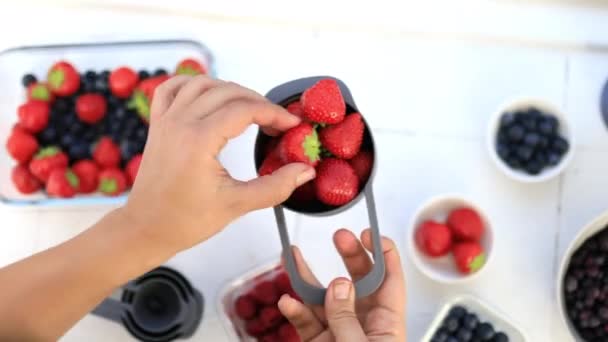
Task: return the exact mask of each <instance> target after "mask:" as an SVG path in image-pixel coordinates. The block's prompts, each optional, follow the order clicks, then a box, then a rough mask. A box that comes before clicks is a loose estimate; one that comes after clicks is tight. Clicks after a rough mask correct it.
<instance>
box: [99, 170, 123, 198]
mask: <svg viewBox="0 0 608 342" xmlns="http://www.w3.org/2000/svg"><path fill="white" fill-rule="evenodd" d="M98 190H99V191H100V192H101V193H103V194H104V195H107V196H118V195H120V194H122V193H123V192H124V191H125V190H127V176H125V174H124V173H123V172H122V171H121V170H120V169H119V168H109V169H105V170H103V171H101V172H100V173H99V188H98Z"/></svg>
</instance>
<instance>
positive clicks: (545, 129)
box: [538, 117, 557, 137]
mask: <svg viewBox="0 0 608 342" xmlns="http://www.w3.org/2000/svg"><path fill="white" fill-rule="evenodd" d="M538 131H539V132H540V134H542V135H544V136H547V137H550V136H553V135H555V133H556V132H557V119H555V118H554V117H546V118H543V119H542V120H541V121H540V123H539V124H538Z"/></svg>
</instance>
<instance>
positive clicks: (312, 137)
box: [277, 122, 321, 166]
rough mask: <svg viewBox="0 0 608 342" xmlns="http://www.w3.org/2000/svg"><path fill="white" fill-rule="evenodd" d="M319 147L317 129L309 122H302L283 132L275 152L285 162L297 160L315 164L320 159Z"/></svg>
mask: <svg viewBox="0 0 608 342" xmlns="http://www.w3.org/2000/svg"><path fill="white" fill-rule="evenodd" d="M320 149H321V144H320V143H319V138H318V136H317V131H316V130H315V129H314V128H313V127H312V125H311V124H309V123H307V122H302V123H300V124H299V125H297V126H296V127H293V128H291V129H290V130H288V131H287V132H285V134H283V137H281V141H280V142H279V145H278V146H277V151H278V152H277V153H278V154H279V157H280V158H281V160H283V162H284V163H286V164H287V163H295V162H299V163H306V164H309V165H312V166H315V165H317V163H318V162H319V160H320V159H321V158H320V156H319V153H320Z"/></svg>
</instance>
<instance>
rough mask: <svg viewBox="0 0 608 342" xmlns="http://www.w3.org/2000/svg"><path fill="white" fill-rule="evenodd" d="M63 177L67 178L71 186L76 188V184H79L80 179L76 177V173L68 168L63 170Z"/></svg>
mask: <svg viewBox="0 0 608 342" xmlns="http://www.w3.org/2000/svg"><path fill="white" fill-rule="evenodd" d="M65 178H67V180H68V183H70V185H71V186H72V187H73V188H78V185H80V180H79V179H78V176H76V174H75V173H74V172H72V170H68V171H66V172H65Z"/></svg>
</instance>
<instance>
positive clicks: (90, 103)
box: [76, 93, 108, 125]
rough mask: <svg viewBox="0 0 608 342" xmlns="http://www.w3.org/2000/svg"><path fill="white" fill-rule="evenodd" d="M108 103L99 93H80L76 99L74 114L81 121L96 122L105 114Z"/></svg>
mask: <svg viewBox="0 0 608 342" xmlns="http://www.w3.org/2000/svg"><path fill="white" fill-rule="evenodd" d="M107 109H108V105H107V103H106V99H105V97H103V96H101V95H100V94H94V93H91V94H84V95H80V96H79V97H78V99H77V100H76V114H77V115H78V118H79V119H80V121H82V122H86V123H88V124H91V125H92V124H95V123H98V122H99V121H101V120H102V119H103V117H104V116H105V115H106V110H107Z"/></svg>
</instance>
